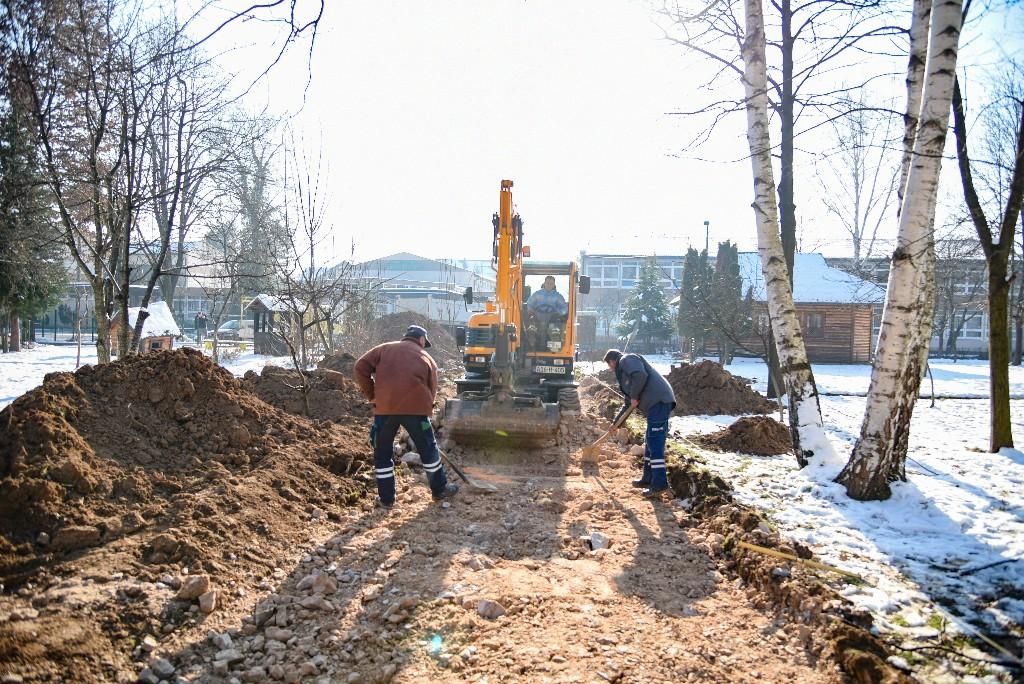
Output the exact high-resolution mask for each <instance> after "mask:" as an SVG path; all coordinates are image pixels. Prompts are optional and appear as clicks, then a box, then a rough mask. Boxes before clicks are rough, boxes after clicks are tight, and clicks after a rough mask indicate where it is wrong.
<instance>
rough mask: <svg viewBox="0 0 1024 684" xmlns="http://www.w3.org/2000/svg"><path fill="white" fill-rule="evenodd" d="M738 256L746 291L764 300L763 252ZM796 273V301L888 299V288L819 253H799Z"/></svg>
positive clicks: (845, 302)
mask: <svg viewBox="0 0 1024 684" xmlns="http://www.w3.org/2000/svg"><path fill="white" fill-rule="evenodd" d="M738 256H739V264H740V277H741V278H742V279H743V291H744V292H746V291H747V288H748V287H749V288H753V297H754V300H755V301H758V302H763V301H765V288H764V275H763V274H762V272H761V255H760V254H758V253H757V252H740V253H739V255H738ZM793 273H794V276H793V301H794V302H804V303H810V302H830V303H838V304H864V303H868V304H874V303H881V302H882V301H884V300H885V288H883V287H879V286H878V285H876V284H874V283H872V282H870V281H867V280H864V279H863V278H858V277H857V276H855V275H853V274H852V273H847V272H846V271H843V270H841V269H838V268H833V267H832V266H829V265H828V263H827V262H826V261H825V257H823V256H822V255H820V254H816V253H801V254H796V255H795V260H794V264H793Z"/></svg>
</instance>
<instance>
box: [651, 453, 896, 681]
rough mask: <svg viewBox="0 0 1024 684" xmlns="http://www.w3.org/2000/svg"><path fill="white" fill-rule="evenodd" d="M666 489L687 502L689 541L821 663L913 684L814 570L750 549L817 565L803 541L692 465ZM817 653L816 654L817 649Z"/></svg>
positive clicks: (862, 676)
mask: <svg viewBox="0 0 1024 684" xmlns="http://www.w3.org/2000/svg"><path fill="white" fill-rule="evenodd" d="M668 478H669V483H670V484H671V486H672V491H673V492H674V493H675V495H676V496H677V497H680V498H685V499H687V500H688V501H689V506H688V513H689V515H688V516H686V517H683V518H682V519H680V521H679V523H680V526H682V527H685V528H688V529H687V536H688V537H689V538H690V540H691V541H693V542H696V543H702V544H704V545H705V546H706V548H708V550H709V552H710V553H711V554H712V555H714V556H716V557H718V558H720V559H722V560H723V561H724V562H725V568H724V569H723V572H724V573H728V574H730V575H735V576H738V577H739V578H740V579H741V580H742V581H743V582H744V583H745V584H746V585H747V586H748V587H749V588H750V589H748V595H749V596H751V598H752V599H753V602H754V605H755V606H758V607H767V606H771V607H773V608H775V609H776V610H778V611H779V612H780V613H781V614H783V615H785V616H787V617H788V618H789V619H790V620H792V621H793V624H794V626H796V625H800V624H801V623H802V624H803V625H805V626H800V627H798V628H796V629H795V630H794V631H796V632H798V633H799V634H800V638H801V639H802V640H804V641H805V642H806V643H807V645H808V646H809V645H810V644H811V642H812V641H817V642H818V643H819V644H823V645H824V649H823V652H822V656H823V657H827V658H829V659H831V660H833V661H835V662H836V664H837V665H838V666H839V669H840V670H841V671H842V672H843V673H844V674H845V675H847V677H849V678H850V680H851V681H856V682H885V683H891V684H911V682H914V681H916V680H914V679H912V678H910V677H909V676H907V675H905V674H904V673H903V672H901V671H900V670H899V669H897V668H896V667H895V666H894V665H893V664H892V663H891V659H892V655H893V654H892V653H891V652H890V650H889V648H888V647H887V646H886V644H885V643H884V642H883V641H881V640H880V639H879V638H878V637H876V636H874V635H873V634H872V631H874V629H875V628H873V626H872V617H871V615H870V614H869V613H866V612H864V611H863V610H860V609H858V608H856V607H855V606H854V605H853V604H852V603H850V601H849V600H848V599H846V598H845V597H843V596H842V595H841V594H839V593H837V591H836V589H835V588H833V587H832V586H829V585H828V584H826V583H825V581H823V580H822V579H821V578H820V577H819V576H816V574H815V572H814V571H813V570H808V569H807V568H805V567H804V566H802V565H800V564H799V562H797V563H792V562H788V561H785V560H780V559H779V558H778V557H776V556H773V555H769V554H766V553H763V552H761V551H758V550H755V549H751V548H750V547H749V546H744V543H745V544H753V545H756V546H757V547H760V548H761V549H767V550H769V551H776V552H780V553H783V554H785V555H786V556H788V557H789V558H794V557H795V558H799V559H804V560H812V559H813V558H814V554H813V553H812V551H811V550H810V549H809V548H807V547H806V546H804V545H802V544H800V543H799V542H790V541H788V540H786V539H784V538H783V537H782V536H780V535H779V533H778V532H777V531H776V530H774V529H773V528H772V526H771V525H770V524H769V523H768V521H767V520H766V519H764V517H763V516H762V515H761V513H760V512H759V511H757V510H756V509H754V508H753V507H751V506H748V505H746V504H742V503H739V502H736V501H734V500H733V498H732V489H731V487H730V486H729V484H728V483H727V482H726V481H725V480H723V479H722V478H720V477H718V476H717V475H714V474H712V473H710V472H708V471H707V470H705V469H704V468H702V467H700V466H699V465H697V464H696V463H694V462H693V461H691V460H688V459H684V460H673V461H670V463H669V467H668ZM815 648H817V647H815Z"/></svg>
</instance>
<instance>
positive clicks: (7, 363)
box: [0, 304, 291, 409]
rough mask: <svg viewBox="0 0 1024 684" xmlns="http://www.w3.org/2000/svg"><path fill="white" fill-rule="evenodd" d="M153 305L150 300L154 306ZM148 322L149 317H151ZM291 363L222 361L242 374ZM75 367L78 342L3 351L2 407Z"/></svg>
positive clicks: (89, 353) (250, 358)
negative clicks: (50, 376)
mask: <svg viewBox="0 0 1024 684" xmlns="http://www.w3.org/2000/svg"><path fill="white" fill-rule="evenodd" d="M152 306H153V305H152V304H150V307H152ZM147 322H148V321H147ZM95 363H96V346H95V345H94V344H93V343H92V342H87V341H83V343H82V365H85V364H95ZM269 364H273V365H275V366H284V367H286V368H287V367H289V366H290V365H291V357H288V356H259V355H257V354H253V353H248V354H242V355H240V356H238V357H237V358H234V359H222V361H221V365H222V366H224V367H225V368H227V369H228V370H229V371H231V373H232V374H234V375H236V376H239V377H241V376H242V375H245V372H246V371H248V370H254V371H256V372H257V373H258V372H260V371H261V370H262V369H263V367H264V366H266V365H269ZM74 370H75V345H73V344H45V343H41V342H37V343H35V345H34V346H32V347H26V348H25V349H23V350H22V351H20V352H14V353H11V354H0V409H2V408H3V407H5V406H7V405H8V404H10V403H11V402H13V401H14V400H15V399H17V398H18V397H20V396H21V395H22V394H25V393H26V392H28V391H30V390H32V389H35V388H36V387H38V386H39V385H41V384H42V383H43V377H44V376H45V375H46V374H47V373H59V372H73V371H74Z"/></svg>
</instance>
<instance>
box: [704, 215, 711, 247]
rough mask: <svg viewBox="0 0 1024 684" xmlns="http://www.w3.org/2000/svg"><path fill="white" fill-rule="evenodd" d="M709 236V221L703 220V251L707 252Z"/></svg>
mask: <svg viewBox="0 0 1024 684" xmlns="http://www.w3.org/2000/svg"><path fill="white" fill-rule="evenodd" d="M710 237H711V221H708V220H707V219H705V220H704V253H705V254H708V249H709V247H710V242H709V238H710Z"/></svg>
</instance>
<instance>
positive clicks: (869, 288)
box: [739, 252, 885, 363]
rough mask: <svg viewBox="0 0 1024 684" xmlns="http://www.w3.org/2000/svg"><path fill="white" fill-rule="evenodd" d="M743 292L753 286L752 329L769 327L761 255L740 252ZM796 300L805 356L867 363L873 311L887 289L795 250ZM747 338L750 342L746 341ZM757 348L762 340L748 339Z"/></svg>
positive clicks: (761, 330) (821, 360) (816, 360)
mask: <svg viewBox="0 0 1024 684" xmlns="http://www.w3.org/2000/svg"><path fill="white" fill-rule="evenodd" d="M739 261H740V276H741V277H742V278H743V287H744V292H746V288H747V287H751V288H753V297H754V302H755V303H754V327H755V329H756V330H757V332H759V333H765V332H767V329H768V310H767V305H766V304H765V301H766V299H765V290H764V276H763V275H762V273H761V260H760V255H758V254H757V253H756V252H743V253H741V254H740V255H739ZM793 270H794V277H793V301H794V303H795V304H796V313H797V316H798V317H799V318H800V329H801V330H802V331H803V335H804V344H805V346H806V348H807V356H808V357H809V359H810V361H811V362H812V363H868V362H869V361H871V354H872V351H873V349H872V345H873V343H874V340H873V336H872V332H871V328H872V310H873V307H874V305H875V304H879V303H881V302H882V301H884V299H885V290H884V289H883V288H881V287H879V286H878V285H876V284H874V283H872V282H869V281H867V280H864V279H863V278H858V277H857V276H855V275H853V274H851V273H847V272H846V271H842V270H840V269H838V268H833V267H831V266H829V265H828V264H827V263H826V262H825V257H823V256H822V255H820V254H815V253H810V254H797V255H796V259H795V264H794V268H793ZM744 342H747V340H745V341H744ZM749 343H750V345H749V346H750V348H752V349H756V348H757V345H758V344H759V341H758V338H756V337H752V338H750V340H749Z"/></svg>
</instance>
